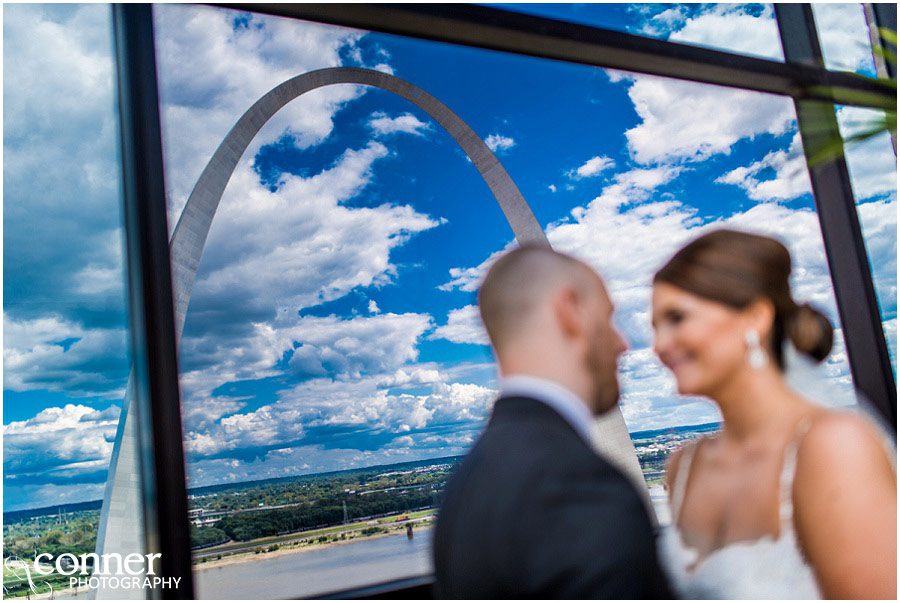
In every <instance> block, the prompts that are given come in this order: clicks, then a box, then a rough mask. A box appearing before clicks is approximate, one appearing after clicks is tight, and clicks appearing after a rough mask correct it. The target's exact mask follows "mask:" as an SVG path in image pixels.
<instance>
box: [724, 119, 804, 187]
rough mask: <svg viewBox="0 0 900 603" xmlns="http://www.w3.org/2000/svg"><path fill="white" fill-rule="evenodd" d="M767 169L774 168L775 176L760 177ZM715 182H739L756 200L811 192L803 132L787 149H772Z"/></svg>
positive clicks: (796, 135) (737, 183)
mask: <svg viewBox="0 0 900 603" xmlns="http://www.w3.org/2000/svg"><path fill="white" fill-rule="evenodd" d="M764 170H774V172H775V175H774V177H773V178H769V179H766V180H760V179H759V175H760V172H763V171H764ZM716 182H719V183H722V184H734V185H737V186H739V187H741V188H742V189H744V190H745V191H747V197H748V198H750V199H753V200H755V201H771V200H787V199H795V198H797V197H799V196H800V195H804V194H806V193H809V192H811V190H810V185H809V174H808V172H807V171H806V156H805V155H804V154H803V147H802V145H801V144H800V133H799V132H798V133H797V134H795V135H794V138H793V139H792V141H791V145H790V147H789V148H788V149H787V150H783V151H782V150H779V151H772V152H770V153H768V154H767V155H766V156H765V157H763V158H762V159H761V160H759V161H756V162H754V163H752V164H750V165H749V166H747V167H739V168H735V169H734V170H732V171H730V172H728V173H727V174H723V175H722V176H720V177H719V178H717V179H716Z"/></svg>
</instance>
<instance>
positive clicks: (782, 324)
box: [653, 229, 834, 370]
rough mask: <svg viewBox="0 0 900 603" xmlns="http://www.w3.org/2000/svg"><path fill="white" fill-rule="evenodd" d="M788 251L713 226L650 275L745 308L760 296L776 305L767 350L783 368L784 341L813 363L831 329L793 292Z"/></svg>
mask: <svg viewBox="0 0 900 603" xmlns="http://www.w3.org/2000/svg"><path fill="white" fill-rule="evenodd" d="M790 274H791V254H790V253H789V252H788V250H787V248H786V247H785V246H784V245H782V244H781V243H779V242H778V241H776V240H775V239H772V238H769V237H763V236H759V235H754V234H750V233H746V232H741V231H737V230H726V229H722V230H714V231H712V232H710V233H707V234H705V235H703V236H702V237H699V238H697V239H695V240H694V241H692V242H690V243H688V244H687V245H686V246H684V247H682V248H681V249H680V250H679V251H678V252H677V253H676V254H675V255H674V256H672V259H670V260H669V261H668V262H667V263H666V264H665V266H663V267H662V268H661V269H660V270H659V272H657V273H656V275H654V277H653V282H654V283H659V282H661V283H669V284H670V285H674V286H675V287H678V288H679V289H683V290H685V291H687V292H688V293H692V294H694V295H697V296H699V297H703V298H705V299H709V300H711V301H715V302H718V303H721V304H724V305H726V306H729V307H731V308H734V309H736V310H743V309H745V308H747V307H748V306H749V305H750V304H752V303H753V302H754V301H756V300H758V299H767V300H769V301H770V302H772V305H773V306H774V308H775V319H774V321H773V323H772V332H771V337H769V338H768V340H767V344H768V347H769V351H770V353H771V354H772V356H773V357H774V358H775V362H776V363H777V364H778V367H779V368H780V369H781V370H784V351H783V343H784V341H785V339H787V338H790V340H791V341H792V342H793V343H794V346H795V347H796V348H797V350H799V351H800V352H803V353H805V354H807V355H808V356H810V357H812V358H814V359H815V360H817V361H821V360H823V359H824V358H825V357H826V356H828V353H829V352H830V351H831V346H832V343H833V341H834V328H833V327H832V326H831V322H829V320H828V318H826V317H825V315H824V314H822V313H821V312H820V311H818V310H816V309H815V308H813V307H812V306H810V305H809V304H802V305H798V304H797V303H796V302H795V301H794V298H793V297H792V296H791V287H790V285H789V284H788V277H789V276H790Z"/></svg>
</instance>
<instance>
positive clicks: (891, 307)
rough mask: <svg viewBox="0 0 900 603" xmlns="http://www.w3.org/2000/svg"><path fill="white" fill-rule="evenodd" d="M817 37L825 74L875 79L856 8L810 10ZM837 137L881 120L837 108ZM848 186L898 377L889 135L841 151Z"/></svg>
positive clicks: (867, 112)
mask: <svg viewBox="0 0 900 603" xmlns="http://www.w3.org/2000/svg"><path fill="white" fill-rule="evenodd" d="M813 11H814V14H815V19H816V26H817V27H818V29H819V31H820V32H821V34H820V35H821V38H822V54H823V56H824V59H825V65H826V66H827V67H828V68H829V69H835V70H843V71H853V72H855V73H859V74H860V75H865V76H868V77H875V76H876V73H875V64H874V60H873V55H872V46H871V41H870V38H869V26H868V23H867V22H866V17H865V13H864V12H863V7H862V5H860V4H814V5H813ZM836 111H837V119H838V125H839V126H840V129H841V135H842V136H843V137H844V139H845V140H847V141H852V140H853V137H854V136H857V135H859V134H861V133H865V132H867V131H870V130H871V128H872V127H873V126H874V124H876V123H877V122H878V120H879V118H881V117H882V116H883V114H882V113H881V112H879V111H876V110H873V109H864V108H861V107H850V106H839V107H837V108H836ZM845 149H846V150H845V159H846V160H847V169H848V171H849V172H850V183H851V185H852V187H853V195H854V196H855V197H856V209H857V211H858V212H859V221H860V225H861V226H862V234H863V240H864V241H865V244H866V251H867V252H868V254H869V264H870V266H871V268H872V279H873V281H874V284H875V293H876V295H877V297H878V306H879V309H880V310H881V321H882V327H883V328H884V334H885V339H886V340H887V346H888V352H889V353H890V355H891V362H892V364H893V367H894V378H895V379H896V375H897V236H896V234H897V156H896V152H895V151H894V147H893V144H892V142H891V136H890V133H889V132H887V131H882V132H880V133H879V134H877V135H875V136H873V137H871V138H869V139H867V140H864V141H860V142H849V143H848V144H847V146H846V147H845Z"/></svg>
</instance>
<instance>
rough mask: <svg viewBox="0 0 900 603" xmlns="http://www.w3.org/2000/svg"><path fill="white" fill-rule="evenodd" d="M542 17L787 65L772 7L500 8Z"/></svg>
mask: <svg viewBox="0 0 900 603" xmlns="http://www.w3.org/2000/svg"><path fill="white" fill-rule="evenodd" d="M488 6H495V7H497V8H501V9H503V10H511V11H516V12H521V13H526V14H531V15H535V16H538V17H547V18H549V19H558V20H560V21H569V22H572V23H578V24H581V25H590V26H593V27H600V28H603V29H612V30H614V31H621V32H624V33H630V34H635V35H639V36H646V37H649V38H657V39H660V40H669V41H671V42H680V43H682V44H691V45H694V46H703V47H706V48H711V49H713V50H724V51H727V52H734V53H737V54H746V55H750V56H755V57H760V58H764V59H770V60H773V61H784V55H783V54H782V52H781V42H780V40H779V37H778V25H777V24H776V22H775V11H774V10H773V8H772V5H771V4H638V3H635V4H617V3H608V4H606V3H604V4H591V3H581V4H572V3H560V4H496V5H488Z"/></svg>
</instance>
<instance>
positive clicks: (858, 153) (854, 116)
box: [837, 107, 897, 200]
mask: <svg viewBox="0 0 900 603" xmlns="http://www.w3.org/2000/svg"><path fill="white" fill-rule="evenodd" d="M879 115H880V113H879V112H877V111H874V110H871V109H863V108H861V107H841V108H840V109H838V112H837V118H838V126H839V127H840V130H841V135H842V136H843V137H844V138H845V139H846V138H849V137H850V136H852V135H853V134H856V133H859V132H860V131H863V130H866V129H867V128H868V125H869V124H871V123H872V120H873V119H875V118H877V117H878V116H879ZM844 157H845V159H846V160H847V170H848V171H849V172H850V184H851V185H852V187H853V193H854V195H855V196H856V198H857V199H858V200H860V199H870V198H872V197H875V196H885V195H887V196H892V197H896V195H897V158H896V156H895V155H894V149H893V146H892V145H891V138H890V135H889V134H888V133H887V132H882V133H881V134H879V135H877V136H873V137H872V138H869V139H868V140H865V141H863V142H855V143H850V144H848V145H846V147H845V154H844Z"/></svg>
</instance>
